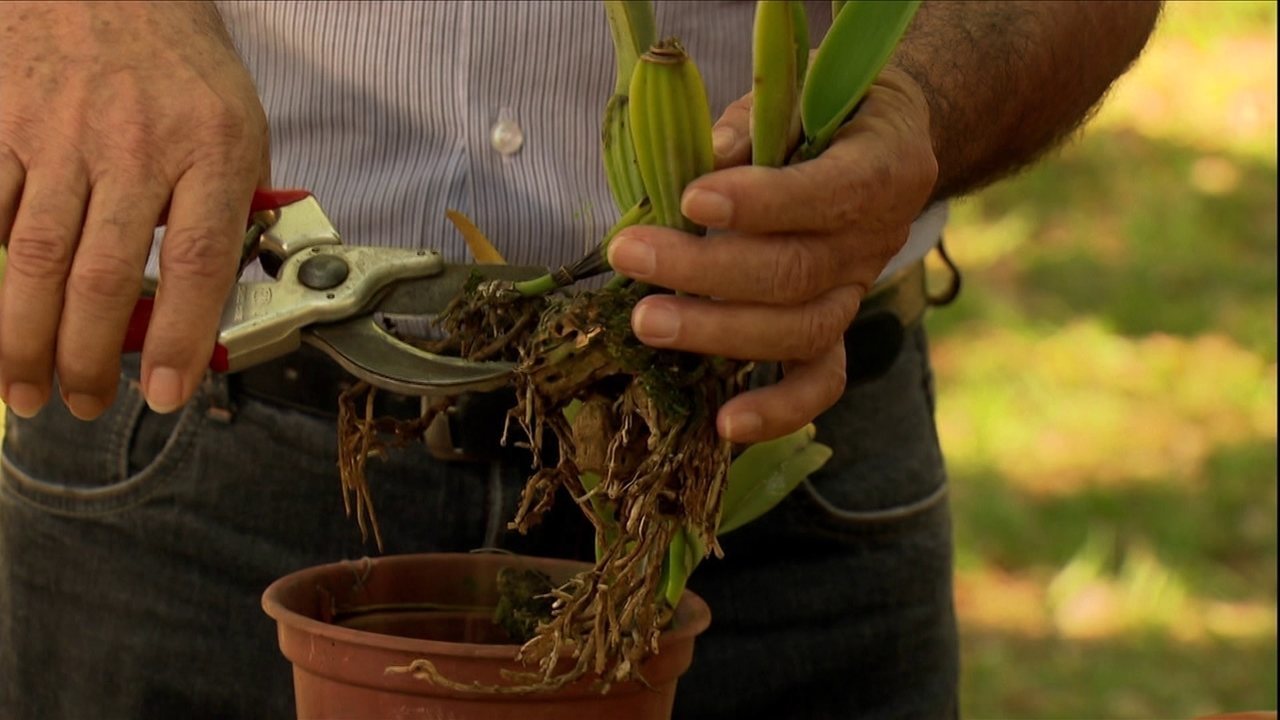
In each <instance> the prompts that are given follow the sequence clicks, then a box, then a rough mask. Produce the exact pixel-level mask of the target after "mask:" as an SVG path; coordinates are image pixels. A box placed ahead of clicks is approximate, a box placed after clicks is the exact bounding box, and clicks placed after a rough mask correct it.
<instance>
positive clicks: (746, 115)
mask: <svg viewBox="0 0 1280 720" xmlns="http://www.w3.org/2000/svg"><path fill="white" fill-rule="evenodd" d="M711 146H712V148H713V149H714V150H715V154H716V169H717V170H719V169H721V168H727V167H733V166H735V165H746V164H747V163H749V162H751V93H747V94H746V95H743V96H742V97H740V98H738V99H737V100H734V101H733V102H732V103H730V105H729V107H727V108H725V111H724V114H723V115H721V116H720V119H719V120H717V121H716V124H715V125H714V126H713V127H712V128H711Z"/></svg>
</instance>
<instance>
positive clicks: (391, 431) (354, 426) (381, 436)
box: [338, 382, 448, 552]
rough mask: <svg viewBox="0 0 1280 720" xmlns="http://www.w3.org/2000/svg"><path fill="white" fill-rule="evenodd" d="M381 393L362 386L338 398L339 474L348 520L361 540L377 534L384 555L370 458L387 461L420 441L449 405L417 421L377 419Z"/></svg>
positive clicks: (443, 403) (436, 407)
mask: <svg viewBox="0 0 1280 720" xmlns="http://www.w3.org/2000/svg"><path fill="white" fill-rule="evenodd" d="M377 394H378V389H377V388H375V387H373V386H372V385H370V384H369V383H366V382H358V383H356V384H354V385H352V386H351V387H350V388H348V389H347V390H345V391H343V393H342V395H340V396H339V397H338V474H339V476H340V477H341V478H342V505H343V508H344V509H345V510H346V513H347V517H351V516H352V515H355V518H356V524H357V525H358V526H359V527H360V537H361V538H362V539H364V540H368V537H369V531H370V530H372V531H373V538H374V542H375V543H376V544H377V546H378V551H379V552H381V551H382V530H381V529H380V528H379V527H378V516H377V514H376V513H375V512H374V508H373V495H372V493H371V492H370V490H369V479H368V477H367V476H366V475H365V466H366V464H367V463H368V461H369V459H370V458H379V457H383V456H384V455H385V453H386V452H387V450H389V449H391V448H395V447H403V446H405V445H407V444H409V443H411V442H417V441H420V440H421V439H422V437H423V435H424V434H425V433H426V431H427V427H429V426H430V425H431V421H432V420H433V419H435V416H436V414H438V413H440V412H442V411H443V410H445V409H446V408H447V407H448V404H447V401H441V402H440V403H438V404H436V405H431V406H427V407H425V408H424V410H423V414H422V415H421V416H420V417H418V418H416V419H413V420H408V421H405V420H400V419H397V418H388V417H381V418H380V417H376V414H375V412H374V400H375V398H376V397H377Z"/></svg>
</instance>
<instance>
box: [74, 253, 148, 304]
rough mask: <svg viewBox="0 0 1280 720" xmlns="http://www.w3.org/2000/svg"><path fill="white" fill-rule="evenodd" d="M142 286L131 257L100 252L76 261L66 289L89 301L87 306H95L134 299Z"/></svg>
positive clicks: (75, 295)
mask: <svg viewBox="0 0 1280 720" xmlns="http://www.w3.org/2000/svg"><path fill="white" fill-rule="evenodd" d="M139 285H140V277H139V273H138V270H137V269H136V268H135V267H134V266H133V265H132V264H131V263H130V262H129V261H128V260H125V259H124V258H121V257H116V256H114V255H98V256H95V257H93V258H91V259H88V258H86V259H79V260H77V261H76V263H75V265H74V266H73V267H72V268H71V277H70V278H69V281H68V284H67V292H68V293H70V294H71V295H73V296H74V297H77V298H80V299H83V300H85V301H87V302H86V307H90V308H92V307H97V306H98V304H99V303H102V302H104V301H107V302H111V301H116V302H118V301H119V300H121V299H132V298H134V297H135V296H137V294H138V287H139ZM113 304H114V303H113Z"/></svg>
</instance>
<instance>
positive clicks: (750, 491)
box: [717, 423, 831, 535]
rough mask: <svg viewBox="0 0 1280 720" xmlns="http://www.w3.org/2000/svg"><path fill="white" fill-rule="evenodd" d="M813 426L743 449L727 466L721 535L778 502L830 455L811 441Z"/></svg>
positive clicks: (756, 516)
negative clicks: (727, 480) (727, 475)
mask: <svg viewBox="0 0 1280 720" xmlns="http://www.w3.org/2000/svg"><path fill="white" fill-rule="evenodd" d="M816 435H817V429H816V428H814V426H813V424H812V423H810V424H809V425H806V426H805V427H803V428H800V429H799V430H797V431H795V432H793V433H791V434H790V435H786V436H783V437H780V438H778V439H776V440H770V441H768V442H763V443H756V444H755V445H752V446H751V447H749V448H747V449H746V450H744V451H743V453H742V454H741V455H739V456H738V458H737V459H736V460H734V461H733V464H732V465H731V466H730V467H729V482H728V485H727V486H726V487H725V491H724V499H723V501H722V502H721V506H720V508H721V509H720V527H719V530H718V532H717V534H719V535H723V534H725V533H727V532H730V531H732V530H735V529H737V528H739V527H741V526H743V525H746V524H747V523H749V522H751V521H752V520H755V519H756V518H758V517H760V516H761V515H763V514H765V513H766V512H768V511H769V510H772V509H773V507H774V506H775V505H777V504H778V503H779V502H782V499H783V498H784V497H786V496H787V494H788V493H790V492H791V491H792V490H793V489H795V487H796V485H799V484H800V481H801V480H804V479H805V478H807V477H809V475H811V474H813V473H814V472H815V471H816V470H817V469H818V468H820V467H822V466H823V465H824V464H826V462H827V460H829V459H830V458H831V448H829V447H827V446H826V445H823V444H822V443H819V442H816V441H814V437H815V436H816Z"/></svg>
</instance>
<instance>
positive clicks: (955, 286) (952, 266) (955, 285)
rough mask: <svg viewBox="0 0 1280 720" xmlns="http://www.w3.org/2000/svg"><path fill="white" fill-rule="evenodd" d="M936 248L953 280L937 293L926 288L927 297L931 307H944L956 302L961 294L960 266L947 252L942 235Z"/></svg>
mask: <svg viewBox="0 0 1280 720" xmlns="http://www.w3.org/2000/svg"><path fill="white" fill-rule="evenodd" d="M936 250H937V252H938V257H939V258H941V259H942V264H943V265H946V266H947V270H948V271H949V272H950V274H951V280H950V282H948V283H947V286H946V288H944V289H943V290H942V292H940V293H938V294H936V295H935V294H933V293H930V292H928V291H927V290H926V292H925V299H927V300H928V301H929V305H930V307H943V306H945V305H950V304H951V303H953V302H955V300H956V297H958V296H959V295H960V284H961V278H960V268H959V267H957V266H956V263H955V261H954V260H952V259H951V256H950V255H948V254H947V246H946V245H944V244H943V238H942V237H941V236H939V237H938V246H937V248H936Z"/></svg>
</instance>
